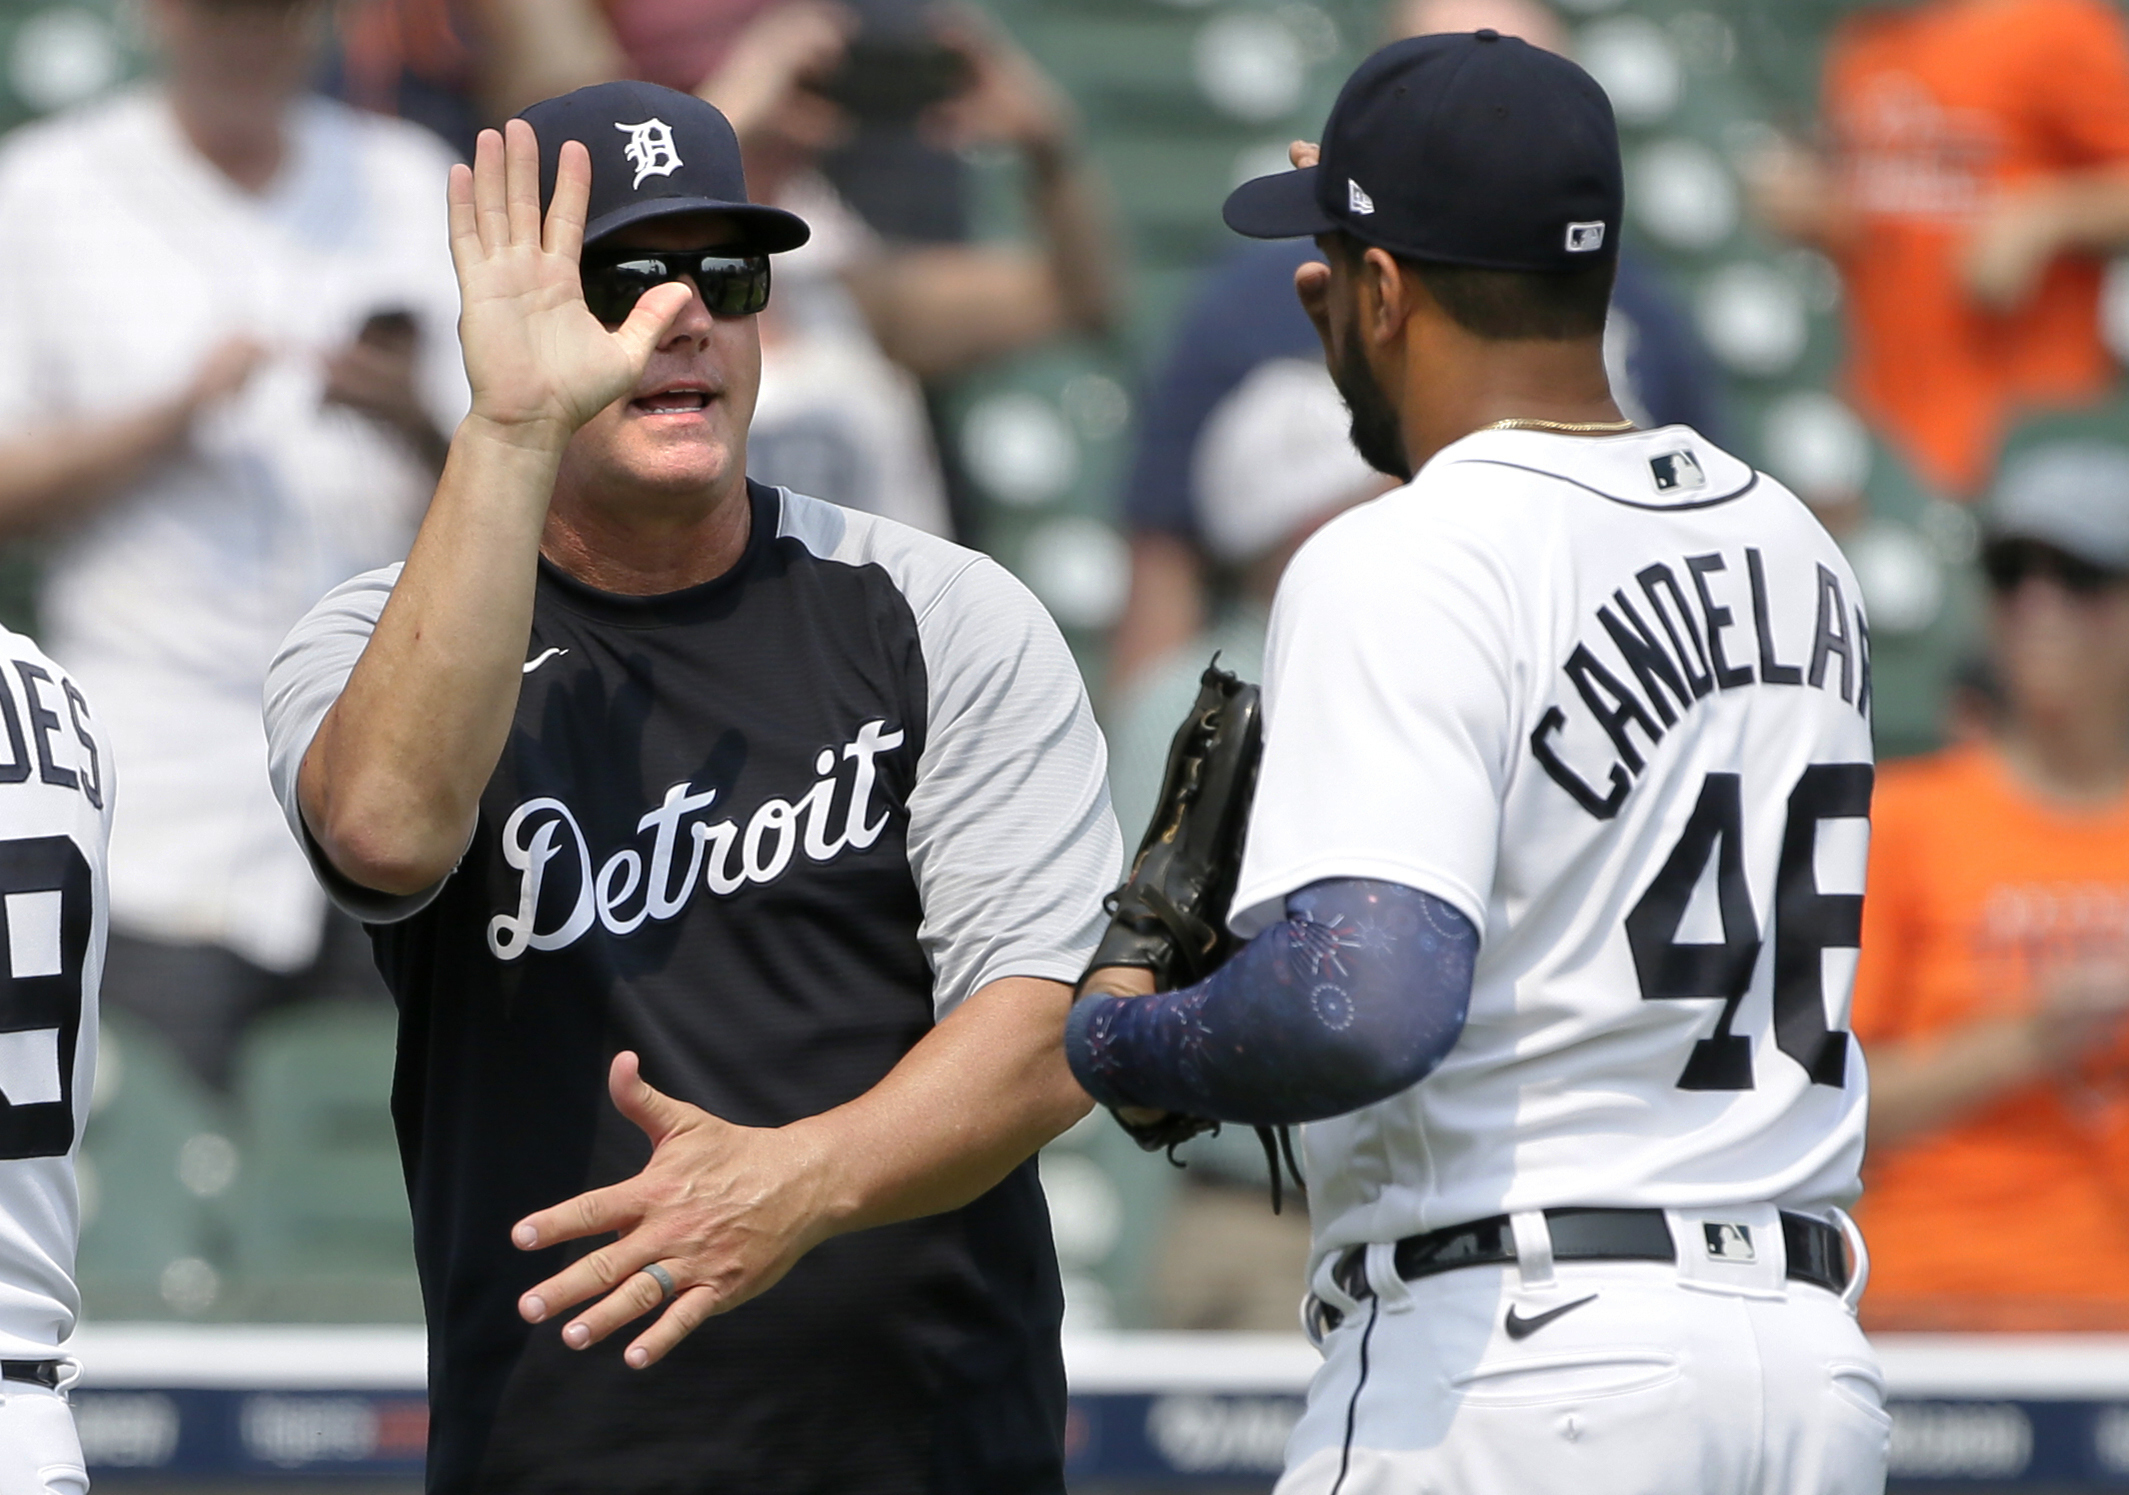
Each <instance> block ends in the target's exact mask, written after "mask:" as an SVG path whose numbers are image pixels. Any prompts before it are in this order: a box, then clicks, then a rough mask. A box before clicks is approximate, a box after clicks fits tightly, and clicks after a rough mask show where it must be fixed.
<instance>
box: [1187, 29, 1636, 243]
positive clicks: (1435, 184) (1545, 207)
mask: <svg viewBox="0 0 2129 1495" xmlns="http://www.w3.org/2000/svg"><path fill="white" fill-rule="evenodd" d="M1322 151H1323V154H1322V157H1321V160H1320V161H1319V163H1318V164H1317V165H1315V166H1308V167H1303V168H1301V169H1300V170H1298V171H1287V172H1281V173H1279V174H1278V175H1276V176H1266V177H1258V178H1257V179H1256V180H1255V181H1250V182H1244V183H1243V184H1242V185H1241V186H1239V187H1237V188H1235V190H1234V192H1233V193H1232V194H1230V195H1229V197H1228V199H1227V205H1226V207H1225V208H1224V209H1223V210H1222V213H1221V216H1222V217H1224V218H1225V219H1226V220H1227V226H1228V227H1229V228H1231V229H1233V230H1234V231H1235V232H1236V233H1238V234H1246V235H1248V236H1249V237H1250V238H1253V239H1299V238H1307V237H1310V236H1312V235H1315V234H1322V233H1330V232H1332V231H1334V230H1337V231H1342V232H1344V233H1348V234H1351V235H1352V236H1353V237H1354V238H1356V239H1360V240H1362V241H1364V242H1366V243H1369V244H1373V245H1376V246H1378V247H1380V248H1383V249H1387V250H1389V251H1390V252H1391V253H1393V254H1401V255H1406V256H1409V257H1410V258H1413V259H1421V260H1437V261H1441V262H1443V263H1446V264H1452V265H1471V266H1475V267H1478V268H1480V269H1487V270H1539V271H1560V270H1578V269H1580V268H1582V267H1583V266H1584V265H1587V264H1589V263H1590V262H1591V261H1592V260H1596V259H1600V258H1602V259H1608V258H1610V257H1612V256H1614V255H1616V254H1617V253H1618V252H1619V219H1620V212H1621V204H1622V202H1623V200H1624V197H1625V187H1624V185H1623V183H1622V182H1621V179H1620V170H1619V127H1618V124H1617V122H1616V121H1614V120H1613V118H1612V106H1611V101H1610V100H1609V99H1607V98H1606V97H1605V96H1604V90H1603V89H1602V88H1600V87H1598V86H1597V80H1596V79H1594V78H1592V77H1590V75H1589V74H1587V73H1585V72H1583V71H1582V69H1581V68H1579V67H1577V66H1575V65H1574V64H1573V63H1572V62H1569V61H1568V60H1567V59H1566V58H1564V57H1561V56H1559V55H1557V54H1556V53H1552V52H1547V51H1545V50H1544V49H1542V48H1539V47H1533V46H1531V45H1530V44H1529V43H1528V42H1525V41H1522V40H1520V39H1519V38H1517V37H1512V36H1502V35H1500V34H1499V33H1498V32H1495V31H1479V32H1456V33H1444V34H1437V35H1432V36H1415V37H1412V38H1410V39H1408V40H1405V41H1399V42H1392V43H1390V45H1388V46H1387V47H1384V48H1383V49H1382V50H1381V51H1379V52H1377V53H1375V54H1374V55H1373V56H1372V57H1370V58H1368V59H1367V60H1366V61H1365V62H1363V63H1361V64H1360V66H1359V67H1358V68H1356V69H1354V71H1353V76H1352V77H1350V78H1348V79H1347V80H1346V84H1345V87H1344V88H1343V89H1341V90H1339V93H1338V102H1337V103H1336V104H1334V105H1332V106H1331V117H1330V119H1329V120H1327V121H1326V122H1325V123H1324V126H1323V142H1322Z"/></svg>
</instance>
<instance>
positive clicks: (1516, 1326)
mask: <svg viewBox="0 0 2129 1495" xmlns="http://www.w3.org/2000/svg"><path fill="white" fill-rule="evenodd" d="M1596 1301H1597V1295H1596V1294H1595V1293H1591V1294H1590V1295H1589V1296H1588V1297H1586V1298H1577V1299H1575V1300H1574V1302H1572V1303H1562V1304H1561V1305H1560V1306H1559V1307H1558V1308H1548V1309H1547V1310H1546V1311H1545V1312H1543V1313H1539V1314H1533V1315H1532V1316H1531V1317H1529V1318H1524V1317H1523V1315H1521V1314H1520V1313H1517V1312H1516V1311H1515V1310H1514V1309H1513V1308H1511V1309H1509V1310H1508V1317H1507V1319H1506V1320H1504V1321H1503V1322H1502V1324H1501V1327H1502V1328H1504V1329H1506V1330H1507V1331H1508V1337H1509V1338H1510V1339H1528V1338H1530V1336H1531V1335H1533V1334H1535V1333H1537V1332H1538V1330H1540V1329H1542V1328H1544V1327H1545V1326H1546V1325H1547V1324H1549V1323H1551V1322H1552V1321H1553V1320H1554V1319H1556V1318H1558V1317H1559V1316H1560V1315H1561V1314H1563V1313H1573V1312H1574V1311H1575V1310H1576V1309H1577V1308H1580V1307H1581V1306H1582V1305H1583V1304H1584V1303H1594V1302H1596Z"/></svg>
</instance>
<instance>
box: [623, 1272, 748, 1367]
mask: <svg viewBox="0 0 2129 1495" xmlns="http://www.w3.org/2000/svg"><path fill="white" fill-rule="evenodd" d="M725 1306H726V1305H725V1304H724V1303H723V1302H721V1301H720V1300H719V1299H718V1296H717V1294H716V1292H715V1291H714V1290H712V1289H710V1288H707V1287H690V1288H683V1289H682V1290H681V1292H680V1295H679V1296H678V1297H676V1298H674V1299H673V1303H672V1306H671V1307H670V1308H668V1309H666V1310H665V1312H664V1313H662V1314H660V1315H659V1316H658V1322H657V1323H655V1324H652V1325H651V1326H650V1327H649V1328H648V1329H646V1330H644V1331H643V1332H642V1333H641V1334H639V1335H637V1336H636V1342H635V1343H634V1344H632V1345H630V1346H629V1347H628V1349H627V1351H626V1353H624V1354H623V1355H622V1357H621V1358H622V1359H624V1360H626V1361H627V1362H628V1364H629V1367H630V1368H631V1369H633V1370H643V1369H645V1368H646V1367H648V1366H652V1365H656V1364H657V1363H658V1362H659V1361H660V1360H663V1359H664V1358H665V1357H666V1356H667V1355H668V1354H670V1353H672V1349H673V1346H674V1345H676V1344H678V1343H680V1341H681V1340H683V1339H685V1338H687V1337H688V1336H689V1335H690V1334H693V1333H694V1332H695V1331H696V1330H697V1329H699V1328H701V1327H702V1325H703V1322H704V1320H706V1319H708V1318H710V1317H711V1316H712V1315H714V1314H717V1313H720V1312H722V1311H723V1309H724V1308H725Z"/></svg>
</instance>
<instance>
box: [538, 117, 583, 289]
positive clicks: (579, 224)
mask: <svg viewBox="0 0 2129 1495" xmlns="http://www.w3.org/2000/svg"><path fill="white" fill-rule="evenodd" d="M590 202H591V152H590V151H588V150H586V149H585V148H584V143H583V142H582V141H579V140H565V141H563V142H562V156H561V160H560V161H559V162H558V163H557V164H556V166H555V173H554V201H553V202H551V203H549V204H548V205H547V238H546V245H547V252H548V253H549V254H559V255H566V256H567V257H568V258H570V259H572V260H574V259H577V258H579V257H581V256H582V254H583V252H584V215H585V213H586V212H587V211H588V210H589V204H590Z"/></svg>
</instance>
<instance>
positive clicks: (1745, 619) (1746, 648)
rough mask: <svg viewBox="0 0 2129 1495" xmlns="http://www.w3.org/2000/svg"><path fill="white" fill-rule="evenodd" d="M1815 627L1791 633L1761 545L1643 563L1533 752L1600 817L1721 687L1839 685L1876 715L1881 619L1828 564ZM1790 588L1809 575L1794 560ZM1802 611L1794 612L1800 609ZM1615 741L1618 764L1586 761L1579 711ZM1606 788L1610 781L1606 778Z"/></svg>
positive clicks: (1574, 660) (1822, 569) (1815, 602)
mask: <svg viewBox="0 0 2129 1495" xmlns="http://www.w3.org/2000/svg"><path fill="white" fill-rule="evenodd" d="M1813 570H1814V574H1813V575H1812V576H1811V577H1810V578H1809V579H1807V580H1805V581H1804V582H1803V584H1804V585H1807V586H1811V587H1814V588H1815V594H1814V595H1813V596H1812V599H1811V602H1810V608H1809V612H1808V613H1807V614H1805V615H1806V616H1809V617H1810V618H1811V619H1812V620H1813V621H1812V625H1811V628H1810V630H1809V634H1808V637H1807V636H1806V635H1805V634H1804V632H1803V631H1802V630H1800V629H1796V628H1794V627H1792V628H1790V629H1789V630H1788V631H1789V633H1790V634H1793V635H1794V636H1793V637H1782V636H1780V635H1781V633H1782V630H1781V629H1779V628H1777V626H1776V624H1775V621H1774V614H1775V611H1776V609H1775V608H1774V606H1773V603H1772V598H1771V595H1770V586H1771V584H1770V582H1769V580H1768V574H1767V563H1766V560H1765V558H1764V557H1763V556H1762V555H1761V553H1760V551H1758V550H1757V549H1754V548H1752V547H1749V546H1748V547H1746V548H1745V549H1744V551H1743V554H1742V555H1741V556H1740V555H1738V554H1736V553H1734V552H1732V553H1728V554H1726V553H1724V552H1722V551H1709V552H1707V553H1705V554H1702V555H1689V556H1684V557H1681V558H1680V559H1679V560H1677V561H1676V562H1662V561H1659V562H1657V563H1655V564H1653V565H1649V566H1645V567H1643V568H1642V569H1641V570H1639V571H1637V572H1635V573H1634V576H1633V579H1632V581H1631V582H1630V583H1629V584H1627V585H1624V586H1621V587H1618V588H1615V589H1614V590H1613V592H1612V594H1611V597H1610V598H1609V600H1607V601H1606V602H1604V603H1602V604H1600V605H1599V606H1598V608H1597V609H1596V614H1595V617H1594V619H1593V626H1591V627H1589V628H1587V629H1585V630H1584V632H1583V634H1582V636H1581V637H1580V638H1579V639H1578V640H1577V641H1576V643H1575V646H1574V648H1573V649H1572V650H1570V651H1569V652H1568V655H1567V658H1566V659H1565V660H1564V661H1563V662H1562V663H1561V666H1560V673H1561V676H1562V677H1563V679H1562V682H1561V684H1562V688H1561V689H1560V691H1559V693H1558V696H1557V698H1556V700H1555V701H1554V704H1552V705H1551V706H1549V707H1548V708H1547V709H1546V711H1545V713H1544V715H1543V716H1542V717H1540V718H1539V720H1538V725H1537V727H1536V728H1535V729H1534V730H1533V731H1532V732H1531V734H1530V751H1531V753H1532V754H1533V755H1534V756H1535V757H1536V758H1537V760H1538V762H1539V764H1540V765H1542V766H1543V767H1544V769H1545V772H1546V773H1547V774H1548V775H1550V776H1551V778H1552V780H1553V782H1554V783H1556V784H1558V785H1559V786H1560V787H1561V788H1562V789H1564V790H1566V791H1567V792H1568V793H1569V794H1570V795H1572V796H1573V797H1574V801H1575V803H1576V804H1578V805H1580V806H1581V807H1582V808H1583V809H1585V810H1587V811H1588V812H1589V813H1590V814H1592V815H1594V816H1595V817H1597V819H1599V820H1609V819H1611V818H1612V817H1613V816H1614V815H1617V814H1618V813H1619V809H1620V807H1621V806H1622V805H1624V804H1625V803H1626V797H1627V795H1628V794H1629V793H1631V792H1632V790H1633V787H1634V784H1635V782H1636V781H1637V780H1638V779H1639V777H1640V775H1641V772H1642V770H1643V769H1644V768H1645V767H1646V766H1647V762H1648V754H1649V753H1650V752H1651V751H1653V750H1654V748H1655V746H1656V744H1658V743H1659V742H1661V741H1662V740H1663V737H1664V734H1665V732H1667V731H1668V730H1669V729H1671V728H1672V727H1675V726H1676V725H1678V723H1679V722H1680V721H1681V720H1683V719H1684V717H1685V715H1686V714H1687V713H1689V712H1690V711H1692V710H1693V708H1694V707H1695V706H1697V705H1698V704H1699V703H1700V702H1702V701H1704V700H1706V699H1708V697H1710V696H1713V695H1719V694H1721V693H1723V692H1727V691H1733V690H1743V689H1746V688H1748V687H1755V686H1760V687H1764V686H1774V687H1783V686H1787V687H1794V688H1798V689H1803V688H1810V689H1814V690H1831V691H1837V692H1838V693H1839V695H1840V698H1841V699H1842V700H1843V701H1844V702H1847V703H1849V704H1851V705H1853V706H1854V707H1855V709H1856V711H1857V712H1858V713H1860V714H1861V715H1862V716H1863V717H1865V718H1866V719H1867V718H1868V717H1869V715H1870V628H1869V625H1868V624H1867V623H1866V622H1865V620H1864V616H1863V609H1862V607H1861V606H1860V605H1859V604H1858V603H1856V602H1852V601H1851V600H1850V599H1849V598H1848V596H1847V594H1846V592H1845V590H1844V589H1843V587H1842V584H1841V579H1840V577H1838V576H1836V575H1835V574H1834V573H1833V571H1832V570H1831V569H1830V568H1828V567H1827V566H1826V565H1824V564H1823V563H1818V562H1814V565H1813ZM1780 582H1781V584H1782V585H1783V586H1785V587H1792V588H1793V587H1795V586H1797V585H1798V584H1799V579H1798V578H1797V577H1795V576H1793V575H1791V574H1789V570H1788V569H1785V571H1784V573H1783V574H1782V575H1781V577H1780ZM1791 616H1794V614H1791ZM1577 717H1580V718H1582V719H1583V720H1586V721H1591V722H1594V723H1595V724H1596V726H1597V727H1599V728H1600V729H1601V730H1602V734H1603V737H1604V739H1605V740H1607V741H1608V742H1609V744H1610V746H1611V750H1612V757H1611V760H1610V761H1609V762H1608V763H1604V762H1577V761H1573V760H1574V757H1575V755H1574V754H1573V753H1571V752H1570V751H1569V750H1568V749H1567V746H1566V739H1567V738H1568V736H1569V735H1570V734H1572V733H1573V729H1574V727H1575V724H1576V718H1577ZM1598 786H1602V787H1601V788H1600V787H1598Z"/></svg>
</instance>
